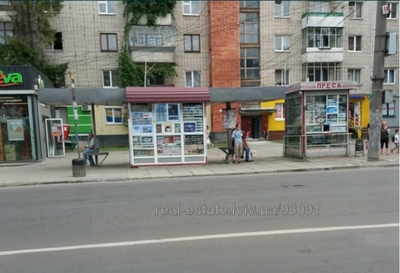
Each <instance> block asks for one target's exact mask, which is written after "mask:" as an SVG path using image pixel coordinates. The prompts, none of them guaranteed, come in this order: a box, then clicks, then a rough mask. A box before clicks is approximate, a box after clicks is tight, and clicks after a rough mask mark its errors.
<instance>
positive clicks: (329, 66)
mask: <svg viewBox="0 0 400 273" xmlns="http://www.w3.org/2000/svg"><path fill="white" fill-rule="evenodd" d="M340 75H341V63H305V64H303V77H302V78H303V79H302V80H303V81H310V82H322V81H340Z"/></svg>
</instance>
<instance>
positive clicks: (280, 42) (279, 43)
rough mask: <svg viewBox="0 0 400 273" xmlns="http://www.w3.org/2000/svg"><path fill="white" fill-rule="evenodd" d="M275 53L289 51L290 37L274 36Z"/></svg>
mask: <svg viewBox="0 0 400 273" xmlns="http://www.w3.org/2000/svg"><path fill="white" fill-rule="evenodd" d="M275 51H290V36H289V35H287V36H275Z"/></svg>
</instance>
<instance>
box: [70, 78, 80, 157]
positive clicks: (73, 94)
mask: <svg viewBox="0 0 400 273" xmlns="http://www.w3.org/2000/svg"><path fill="white" fill-rule="evenodd" d="M70 78H71V92H72V106H73V108H74V123H75V138H76V148H77V149H78V158H81V152H80V151H79V135H78V109H77V105H76V96H75V76H74V75H73V74H70Z"/></svg>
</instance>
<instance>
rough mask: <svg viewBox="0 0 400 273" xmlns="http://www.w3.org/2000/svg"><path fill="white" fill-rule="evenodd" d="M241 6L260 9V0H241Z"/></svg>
mask: <svg viewBox="0 0 400 273" xmlns="http://www.w3.org/2000/svg"><path fill="white" fill-rule="evenodd" d="M239 6H240V8H243V9H258V8H260V4H259V1H257V0H256V1H239Z"/></svg>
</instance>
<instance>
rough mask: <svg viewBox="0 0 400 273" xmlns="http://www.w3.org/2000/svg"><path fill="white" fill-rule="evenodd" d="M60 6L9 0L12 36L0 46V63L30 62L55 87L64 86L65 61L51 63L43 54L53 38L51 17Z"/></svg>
mask: <svg viewBox="0 0 400 273" xmlns="http://www.w3.org/2000/svg"><path fill="white" fill-rule="evenodd" d="M62 8H63V4H62V1H51V0H41V1H11V6H10V10H9V11H7V15H8V16H9V17H10V18H11V23H12V25H13V37H6V45H1V46H0V63H1V64H3V65H22V64H27V65H31V66H33V67H35V68H36V69H38V70H39V71H41V72H42V73H43V74H44V75H45V76H46V77H47V78H48V79H49V80H50V81H52V82H53V84H54V85H55V86H56V87H62V86H64V75H65V72H66V70H67V68H68V64H52V63H51V62H50V61H49V60H48V59H47V58H46V56H45V54H44V48H45V45H46V44H49V43H51V42H52V41H53V40H54V35H55V33H56V31H55V29H53V27H52V25H53V20H54V18H55V17H56V16H57V15H59V14H60V12H61V10H62Z"/></svg>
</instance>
